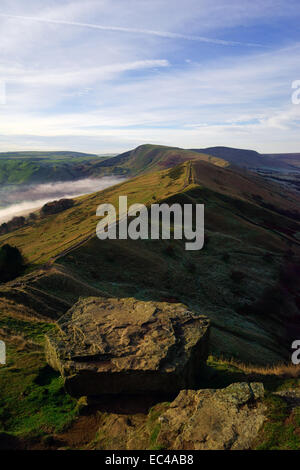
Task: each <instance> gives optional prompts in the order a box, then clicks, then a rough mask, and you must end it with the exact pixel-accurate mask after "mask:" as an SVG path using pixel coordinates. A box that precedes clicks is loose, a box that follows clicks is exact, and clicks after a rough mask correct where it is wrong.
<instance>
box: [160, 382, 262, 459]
mask: <svg viewBox="0 0 300 470" xmlns="http://www.w3.org/2000/svg"><path fill="white" fill-rule="evenodd" d="M263 396H264V387H263V384H262V383H251V384H248V383H234V384H231V385H229V387H227V388H224V389H221V390H212V389H206V390H205V389H204V390H198V391H194V390H182V391H181V392H180V393H179V395H178V396H177V398H176V399H175V400H174V401H173V402H172V403H171V405H170V406H169V408H168V409H167V411H166V412H165V413H163V414H162V415H161V416H160V418H159V421H160V423H161V428H160V432H159V435H158V439H157V444H158V445H159V446H162V447H163V448H166V449H174V450H183V449H186V450H206V449H207V450H226V449H228V450H229V449H232V450H235V449H237V450H242V449H249V448H250V447H251V445H252V443H253V441H254V439H255V438H256V436H257V434H258V432H259V430H260V428H261V427H262V425H263V422H264V421H265V411H266V408H265V405H264V404H263V403H262V402H260V399H261V398H263Z"/></svg>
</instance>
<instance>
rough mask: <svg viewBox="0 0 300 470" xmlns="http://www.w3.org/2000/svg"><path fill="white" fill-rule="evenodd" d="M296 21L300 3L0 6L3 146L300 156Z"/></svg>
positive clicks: (116, 0)
mask: <svg viewBox="0 0 300 470" xmlns="http://www.w3.org/2000/svg"><path fill="white" fill-rule="evenodd" d="M299 20H300V2H299V0H264V1H262V0H249V1H248V0H213V1H212V0H185V1H184V2H183V1H182V0H180V1H179V0H97V1H92V0H91V1H90V0H85V1H82V0H73V1H69V0H26V1H25V0H1V3H0V151H17V150H74V151H76V150H77V151H83V152H92V153H100V154H103V153H119V152H122V151H125V150H128V149H131V148H134V147H136V146H138V145H141V144H145V143H153V144H162V145H171V146H179V147H184V148H203V147H210V146H217V145H224V146H231V147H239V148H251V149H255V150H257V151H260V152H263V153H275V152H300V138H299V135H300V134H299V124H300V104H298V105H297V104H294V103H293V102H292V94H293V93H295V90H293V89H292V84H293V82H295V81H297V80H298V81H299V84H300V28H299ZM296 91H297V90H296ZM299 96H300V93H299ZM299 101H300V100H299Z"/></svg>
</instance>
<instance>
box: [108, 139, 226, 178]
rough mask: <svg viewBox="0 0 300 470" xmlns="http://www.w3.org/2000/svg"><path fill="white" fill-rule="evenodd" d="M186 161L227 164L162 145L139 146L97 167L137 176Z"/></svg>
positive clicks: (220, 159) (220, 160)
mask: <svg viewBox="0 0 300 470" xmlns="http://www.w3.org/2000/svg"><path fill="white" fill-rule="evenodd" d="M188 160H199V161H206V162H210V163H213V164H214V165H216V166H221V167H226V166H228V162H226V161H225V160H223V159H222V158H216V157H213V156H210V155H206V154H200V153H196V152H192V151H190V150H183V149H180V148H177V147H166V146H163V145H150V144H147V145H141V146H140V147H137V148H136V149H134V150H131V151H129V152H125V153H123V154H121V155H118V156H116V157H113V158H111V159H109V160H106V161H105V162H103V163H101V164H100V165H99V168H101V169H102V171H103V172H104V173H112V172H114V173H115V172H118V173H121V174H122V173H123V174H128V175H139V174H142V173H146V172H149V171H158V170H162V169H165V168H171V167H174V166H176V165H178V164H180V163H183V162H185V161H188Z"/></svg>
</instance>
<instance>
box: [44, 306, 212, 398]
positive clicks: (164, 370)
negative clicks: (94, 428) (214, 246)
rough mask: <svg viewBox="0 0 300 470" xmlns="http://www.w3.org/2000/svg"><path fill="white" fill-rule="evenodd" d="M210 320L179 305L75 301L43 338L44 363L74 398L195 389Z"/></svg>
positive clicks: (204, 357)
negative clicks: (60, 379)
mask: <svg viewBox="0 0 300 470" xmlns="http://www.w3.org/2000/svg"><path fill="white" fill-rule="evenodd" d="M208 334H209V321H208V319H207V318H206V317H204V316H202V315H200V314H199V313H197V312H195V311H192V310H190V309H189V308H188V307H186V306H185V305H183V304H179V303H178V304H169V303H166V302H143V301H138V300H136V299H134V298H125V299H116V298H111V299H107V298H102V297H92V298H86V299H81V300H79V301H78V302H77V303H76V304H75V305H74V306H73V307H72V308H71V309H70V310H69V311H68V312H67V313H66V314H65V315H64V316H63V317H61V318H60V319H59V321H58V331H55V332H53V333H50V334H48V335H47V337H46V358H47V361H48V363H49V364H50V365H51V366H52V367H53V368H54V369H57V370H59V371H60V373H61V374H62V376H63V378H64V380H65V386H66V389H67V391H68V392H69V393H70V394H71V395H73V396H83V395H87V396H93V395H94V396H95V395H101V394H122V393H132V394H139V393H148V392H160V393H161V392H163V393H174V392H176V391H179V390H181V389H183V388H193V387H194V386H195V384H196V382H197V376H198V374H199V368H200V365H201V363H203V362H205V361H206V359H207V354H208Z"/></svg>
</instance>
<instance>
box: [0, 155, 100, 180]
mask: <svg viewBox="0 0 300 470" xmlns="http://www.w3.org/2000/svg"><path fill="white" fill-rule="evenodd" d="M103 160H105V158H103V157H98V156H97V155H92V154H84V153H78V152H14V153H0V184H5V185H7V184H10V185H14V184H31V183H38V182H41V183H44V182H48V181H65V180H72V179H79V178H83V177H88V176H93V174H94V172H95V167H97V164H98V163H99V162H101V161H103Z"/></svg>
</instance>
